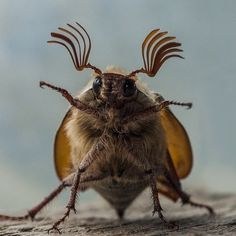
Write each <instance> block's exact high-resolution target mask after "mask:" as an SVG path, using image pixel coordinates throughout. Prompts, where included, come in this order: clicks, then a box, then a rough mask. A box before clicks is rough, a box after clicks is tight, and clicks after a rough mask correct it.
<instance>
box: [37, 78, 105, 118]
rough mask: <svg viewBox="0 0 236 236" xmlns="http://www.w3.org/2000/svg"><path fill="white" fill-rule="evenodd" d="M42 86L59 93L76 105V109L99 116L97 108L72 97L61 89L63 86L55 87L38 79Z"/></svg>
mask: <svg viewBox="0 0 236 236" xmlns="http://www.w3.org/2000/svg"><path fill="white" fill-rule="evenodd" d="M44 86H47V87H49V88H51V89H53V90H56V91H57V92H59V93H61V95H62V96H63V97H64V98H65V99H66V100H67V101H68V102H69V103H70V104H71V105H72V106H74V107H76V108H77V109H79V110H81V111H84V112H86V113H88V114H93V115H95V116H96V117H100V116H101V115H100V112H99V110H97V109H95V108H93V107H90V106H88V105H86V104H84V103H82V102H81V101H80V100H79V99H78V98H73V97H72V95H71V94H70V93H69V92H68V91H67V90H66V89H63V88H60V87H56V86H54V85H52V84H49V83H46V82H44V81H40V87H41V88H43V87H44Z"/></svg>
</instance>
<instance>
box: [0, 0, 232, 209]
mask: <svg viewBox="0 0 236 236" xmlns="http://www.w3.org/2000/svg"><path fill="white" fill-rule="evenodd" d="M235 9H236V1H234V0H227V1H220V0H208V1H205V0H180V1H172V0H161V1H160V0H158V1H157V0H149V1H144V0H142V1H141V0H136V1H126V0H120V1H110V0H94V1H91V0H87V1H79V0H70V1H62V0H57V1H54V0H47V1H46V0H41V1H30V0H27V1H26V0H21V1H13V0H1V1H0V77H1V78H0V210H1V212H15V211H17V210H20V209H25V208H29V207H31V206H33V205H35V204H36V203H38V202H39V201H40V200H41V199H42V198H43V197H44V196H45V195H47V194H48V193H49V192H50V191H51V190H52V189H53V188H54V187H55V186H57V185H58V183H59V181H58V179H57V177H56V175H55V171H54V165H53V141H54V136H55V133H56V130H57V128H58V125H59V123H60V122H61V120H62V119H63V116H64V114H65V113H66V111H67V109H68V103H67V102H66V101H65V99H63V98H62V97H61V96H60V95H59V94H57V93H55V92H53V91H51V90H49V89H44V90H43V89H40V88H39V81H40V80H45V81H48V82H50V83H52V84H55V85H58V86H61V87H64V88H66V89H68V90H69V91H70V92H71V93H72V94H74V95H75V94H76V93H77V92H78V91H79V90H81V89H82V88H83V87H84V86H85V85H86V83H87V82H88V79H89V77H90V73H91V71H85V72H80V73H78V72H77V71H76V70H75V69H74V67H73V65H72V62H71V59H70V58H69V55H68V53H67V52H66V50H65V49H64V48H62V47H59V46H49V45H47V43H46V41H47V40H49V39H50V32H52V31H55V30H56V29H57V27H58V26H64V25H65V24H66V23H72V22H74V21H78V22H79V23H80V24H82V25H83V26H84V27H85V28H86V29H87V31H88V32H89V34H90V36H91V38H92V52H91V55H90V62H91V63H92V64H94V65H95V66H97V67H99V68H101V69H105V68H106V66H107V65H117V66H121V67H123V68H126V69H127V70H129V71H131V70H134V69H137V68H139V67H141V66H142V58H141V47H140V46H141V43H142V41H143V39H144V37H145V36H146V35H147V34H148V33H149V32H150V31H151V30H152V29H154V28H159V27H160V28H161V29H162V30H163V31H166V30H167V31H169V34H170V35H174V36H176V37H177V39H178V40H179V41H180V42H181V43H182V45H183V46H182V48H183V49H184V53H183V55H184V57H185V60H180V59H171V60H169V61H168V62H167V63H165V64H164V66H163V67H162V69H161V70H160V72H159V73H158V75H157V76H156V78H148V77H145V76H144V75H141V77H142V80H143V81H144V82H145V83H146V84H148V86H149V87H150V88H152V90H155V91H157V92H160V93H161V94H162V95H163V96H164V97H165V98H166V99H173V100H177V101H192V102H193V104H194V106H193V109H191V110H186V109H184V108H180V107H177V108H173V110H174V112H175V114H176V115H177V117H178V118H179V119H180V121H181V122H182V123H183V124H184V126H185V127H186V129H187V131H188V133H189V136H190V139H191V142H192V146H193V151H194V166H193V170H192V173H191V175H190V176H189V177H188V178H187V180H184V181H183V182H184V183H183V184H184V189H185V190H191V189H192V188H202V189H208V190H209V191H213V192H236V186H235V180H236V171H235V170H236V158H235V146H236V143H235V133H236V126H235V121H236V109H235V101H236V93H235V88H236V78H235V75H236V46H235V42H236V30H235V29H236V14H235ZM95 196H96V194H95V193H94V192H92V191H89V192H88V193H86V194H81V195H80V197H81V201H89V200H90V199H93V198H94V197H95ZM65 202H66V197H65V195H64V196H63V197H62V198H59V199H58V200H57V203H55V204H58V205H62V204H64V203H65Z"/></svg>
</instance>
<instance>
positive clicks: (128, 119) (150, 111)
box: [122, 100, 192, 124]
mask: <svg viewBox="0 0 236 236" xmlns="http://www.w3.org/2000/svg"><path fill="white" fill-rule="evenodd" d="M169 105H175V106H185V107H187V108H188V109H190V108H191V107H192V103H191V102H176V101H168V100H162V101H160V103H158V104H157V105H153V106H151V107H148V108H145V109H144V110H142V111H139V112H135V113H133V114H131V115H129V116H127V117H125V118H123V119H122V124H126V123H129V122H132V121H136V120H140V119H146V117H148V116H150V115H152V114H154V113H157V112H160V111H161V110H162V109H164V108H165V107H168V106H169Z"/></svg>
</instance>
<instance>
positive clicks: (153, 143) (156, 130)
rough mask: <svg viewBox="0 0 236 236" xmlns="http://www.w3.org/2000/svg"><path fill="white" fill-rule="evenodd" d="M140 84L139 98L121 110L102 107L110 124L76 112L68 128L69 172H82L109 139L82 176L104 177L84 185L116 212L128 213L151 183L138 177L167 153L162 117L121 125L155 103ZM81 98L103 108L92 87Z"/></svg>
mask: <svg viewBox="0 0 236 236" xmlns="http://www.w3.org/2000/svg"><path fill="white" fill-rule="evenodd" d="M136 83H137V82H136ZM142 86H143V85H142V84H141V83H139V91H138V93H137V95H136V99H133V100H132V101H130V102H127V103H124V104H123V106H122V107H121V108H119V109H116V108H112V107H110V108H108V107H102V108H103V110H104V115H105V116H106V117H108V119H107V122H104V121H103V120H102V119H99V118H96V117H94V116H93V115H91V114H86V113H84V112H82V111H79V110H78V109H76V108H72V115H71V118H70V121H69V122H68V123H67V125H66V131H67V136H68V139H69V142H70V145H71V150H72V153H71V158H72V169H71V170H70V172H71V173H73V171H75V170H76V169H78V166H79V164H80V163H81V161H82V159H83V158H84V156H85V155H86V154H87V153H88V152H89V150H90V149H91V147H92V146H93V145H94V144H96V143H97V142H98V140H99V139H100V138H101V136H102V135H106V137H107V139H106V142H105V143H104V146H105V151H104V152H102V153H101V156H99V157H98V158H97V160H95V161H94V162H93V163H92V164H91V166H90V167H89V168H88V169H87V170H86V172H85V173H83V175H94V173H96V176H99V175H101V176H102V175H106V176H107V178H104V179H102V180H99V181H91V182H88V183H86V184H85V185H84V187H85V188H88V187H92V188H94V189H95V190H96V191H97V192H99V193H100V194H101V195H102V196H103V197H104V198H105V199H107V200H108V201H109V202H110V203H111V204H112V206H113V207H114V208H115V209H116V210H117V211H120V210H124V209H125V208H126V207H127V206H128V205H129V204H130V203H131V202H132V201H133V199H134V198H135V197H136V196H137V195H138V194H139V193H140V192H142V191H143V189H144V188H145V187H146V186H148V184H149V183H148V181H147V180H146V179H145V178H142V177H141V178H140V176H143V175H144V173H145V171H148V170H150V169H158V168H160V166H162V162H163V159H164V157H165V155H166V149H167V147H166V142H165V138H164V131H163V128H162V126H161V122H160V117H159V114H158V113H154V114H153V115H151V116H148V117H146V118H145V119H140V120H136V121H133V122H129V123H127V124H123V123H122V119H124V118H125V117H127V116H128V115H130V114H133V113H135V112H139V111H142V110H144V109H145V108H146V107H150V106H153V105H155V104H156V101H155V100H154V99H153V98H152V97H151V96H148V95H147V92H146V91H145V88H144V87H142ZM145 93H146V94H145ZM78 98H79V99H80V101H82V102H83V103H86V104H87V105H89V106H90V107H93V108H97V107H100V108H101V106H103V104H101V102H99V101H98V100H96V99H95V98H94V96H93V91H92V90H91V89H89V90H87V91H85V92H84V93H82V94H81V95H79V97H78Z"/></svg>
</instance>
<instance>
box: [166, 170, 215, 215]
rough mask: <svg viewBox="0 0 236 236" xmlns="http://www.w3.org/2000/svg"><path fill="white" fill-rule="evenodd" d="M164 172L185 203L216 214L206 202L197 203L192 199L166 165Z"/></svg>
mask: <svg viewBox="0 0 236 236" xmlns="http://www.w3.org/2000/svg"><path fill="white" fill-rule="evenodd" d="M163 172H164V176H165V177H166V179H167V180H168V181H169V183H170V185H171V186H172V188H173V189H174V190H175V191H176V193H177V194H178V195H179V197H180V198H181V200H182V203H183V204H189V205H191V206H194V207H200V208H205V209H206V210H207V211H208V212H209V213H210V214H211V215H214V214H215V212H214V210H213V208H212V207H210V206H208V205H206V204H201V203H197V202H194V201H192V200H191V199H190V196H189V195H188V194H187V193H185V192H184V191H183V190H182V188H181V185H179V184H177V182H176V181H175V180H174V179H173V178H172V176H171V175H170V172H169V171H168V169H167V168H165V167H164V168H163Z"/></svg>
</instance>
